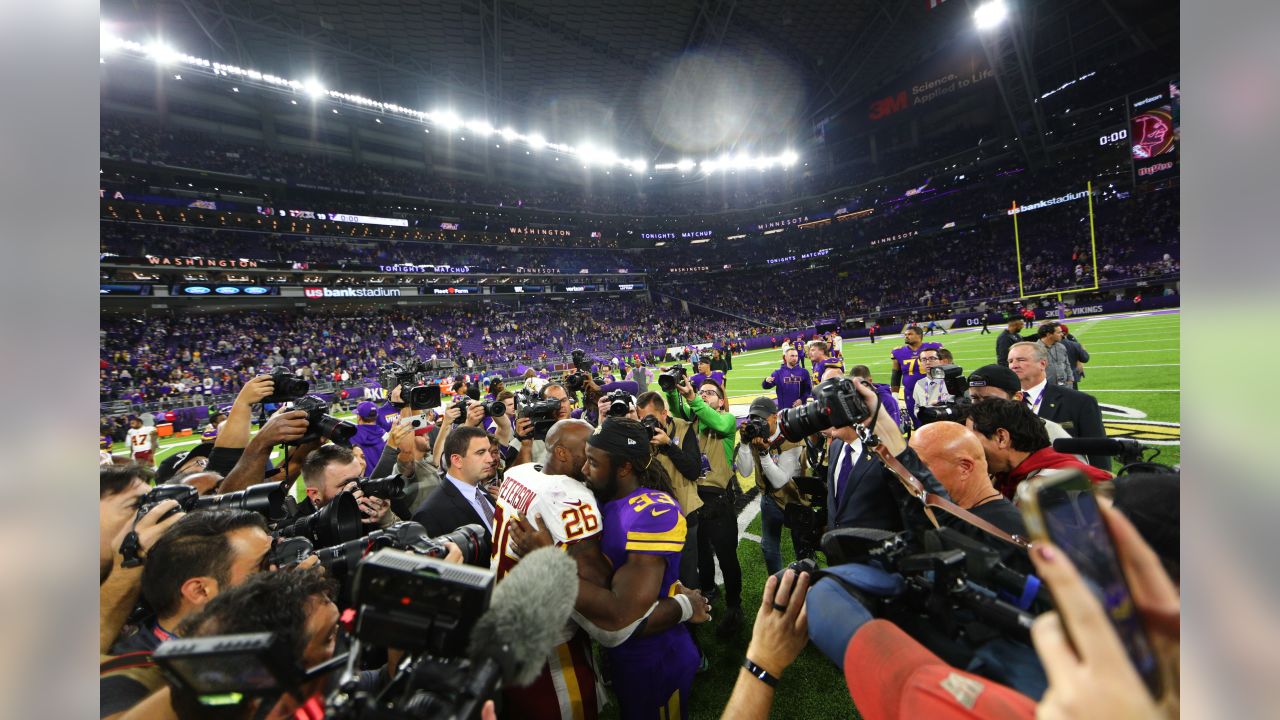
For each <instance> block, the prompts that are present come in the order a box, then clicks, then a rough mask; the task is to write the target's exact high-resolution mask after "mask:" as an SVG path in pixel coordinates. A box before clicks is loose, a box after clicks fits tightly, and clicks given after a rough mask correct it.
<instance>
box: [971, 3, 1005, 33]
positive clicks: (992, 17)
mask: <svg viewBox="0 0 1280 720" xmlns="http://www.w3.org/2000/svg"><path fill="white" fill-rule="evenodd" d="M1007 17H1009V6H1008V5H1005V4H1004V0H987V2H985V3H983V4H981V5H979V6H978V8H977V9H976V10H974V11H973V24H974V26H975V27H976V28H978V29H979V30H991V29H992V28H994V27H996V26H997V25H999V24H1000V23H1002V22H1004V20H1005V18H1007Z"/></svg>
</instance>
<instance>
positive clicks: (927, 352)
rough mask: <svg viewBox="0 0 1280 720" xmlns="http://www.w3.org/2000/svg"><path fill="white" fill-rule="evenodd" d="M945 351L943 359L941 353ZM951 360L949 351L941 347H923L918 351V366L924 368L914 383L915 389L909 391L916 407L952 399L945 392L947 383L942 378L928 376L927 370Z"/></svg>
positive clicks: (938, 403) (949, 394) (928, 405)
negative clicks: (917, 380)
mask: <svg viewBox="0 0 1280 720" xmlns="http://www.w3.org/2000/svg"><path fill="white" fill-rule="evenodd" d="M944 352H945V353H946V354H947V355H946V360H945V361H944V360H943V357H942V353H944ZM950 362H951V351H950V350H944V349H942V348H936V349H935V348H925V349H923V350H921V351H920V367H921V369H923V370H924V377H923V378H921V379H920V381H919V382H917V383H916V387H915V389H914V390H913V391H912V392H911V397H912V400H913V401H914V402H915V406H916V407H918V408H925V407H933V406H934V405H940V404H942V403H944V402H947V401H948V400H951V399H953V397H952V395H951V393H949V392H947V383H946V381H944V380H934V379H933V378H931V377H929V371H930V370H932V369H933V368H935V367H938V366H939V365H945V364H948V363H950Z"/></svg>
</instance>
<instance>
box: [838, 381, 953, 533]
mask: <svg viewBox="0 0 1280 720" xmlns="http://www.w3.org/2000/svg"><path fill="white" fill-rule="evenodd" d="M844 380H845V378H832V379H831V380H827V381H825V382H831V383H838V382H841V381H844ZM852 380H853V383H854V387H855V388H856V389H857V391H858V394H859V395H861V396H862V400H863V402H864V403H866V404H867V407H870V408H874V407H876V405H877V397H876V391H875V389H874V388H873V387H871V386H869V385H865V384H863V382H864V381H862V380H860V379H858V378H853V379H852ZM814 394H815V395H817V394H818V393H817V391H815V393H814ZM875 433H876V435H877V437H879V438H880V441H881V442H882V443H883V444H884V446H885V448H886V449H888V450H889V452H890V453H891V454H892V455H893V456H894V457H896V458H898V460H899V461H901V462H902V464H903V465H904V466H906V467H907V469H908V470H910V471H911V474H912V475H915V477H916V479H918V480H919V481H920V482H921V483H923V484H924V486H925V487H926V488H928V489H929V491H930V492H933V493H935V494H937V495H940V496H943V497H947V491H946V489H945V488H943V487H942V484H941V483H939V482H938V481H937V479H936V478H934V476H933V474H932V473H931V472H929V469H928V468H927V467H926V466H925V465H924V463H923V462H921V461H920V458H918V457H917V456H916V454H915V451H914V450H911V449H910V448H908V447H907V443H906V441H905V440H903V438H902V431H901V430H900V429H899V428H898V426H897V424H896V423H895V422H894V421H893V418H891V417H889V413H888V412H887V411H886V410H885V409H884V408H883V407H881V408H880V414H879V415H878V416H877V418H876V420H875ZM822 434H823V435H825V436H827V437H829V438H831V448H830V449H829V450H828V453H827V529H828V530H835V529H838V528H854V527H860V528H876V529H879V530H894V531H896V530H902V529H903V512H904V511H909V510H908V508H909V507H910V506H911V505H912V504H915V505H917V506H918V501H916V500H915V499H914V498H910V497H908V496H907V495H906V492H905V491H904V490H902V489H901V484H900V483H899V481H898V478H897V476H895V475H894V474H893V473H892V472H891V471H890V470H889V468H887V467H885V466H884V464H883V463H882V462H880V459H879V458H878V457H876V456H875V453H873V452H871V451H869V450H868V449H866V448H864V447H863V443H862V440H861V439H860V438H859V437H858V433H857V431H856V429H855V427H854V426H847V427H841V428H829V429H827V430H823V431H822ZM909 512H911V513H912V514H913V515H920V516H921V517H923V515H922V514H920V512H919V510H913V511H909ZM917 519H918V518H917Z"/></svg>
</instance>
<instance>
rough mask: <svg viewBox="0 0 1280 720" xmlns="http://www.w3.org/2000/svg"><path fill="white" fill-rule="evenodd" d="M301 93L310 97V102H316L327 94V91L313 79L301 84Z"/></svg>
mask: <svg viewBox="0 0 1280 720" xmlns="http://www.w3.org/2000/svg"><path fill="white" fill-rule="evenodd" d="M302 91H303V92H305V93H306V94H307V95H310V96H311V99H312V100H318V99H320V98H322V97H324V96H325V95H327V94H328V93H329V91H328V90H325V89H324V86H323V85H321V84H320V81H319V80H317V79H315V78H309V79H308V80H307V81H306V82H304V83H302Z"/></svg>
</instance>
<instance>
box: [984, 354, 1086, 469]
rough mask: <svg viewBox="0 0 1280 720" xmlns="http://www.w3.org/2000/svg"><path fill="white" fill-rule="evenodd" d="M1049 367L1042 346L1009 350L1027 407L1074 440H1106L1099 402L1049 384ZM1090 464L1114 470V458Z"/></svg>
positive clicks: (1074, 391)
mask: <svg viewBox="0 0 1280 720" xmlns="http://www.w3.org/2000/svg"><path fill="white" fill-rule="evenodd" d="M1048 364H1049V357H1048V354H1047V352H1046V351H1045V349H1044V346H1043V345H1041V344H1040V343H1030V342H1024V343H1017V344H1015V345H1014V346H1013V347H1011V348H1009V369H1010V370H1012V371H1013V373H1014V374H1015V375H1017V376H1018V380H1019V381H1020V382H1021V383H1022V395H1023V398H1022V401H1023V403H1024V404H1025V405H1026V406H1027V407H1029V408H1031V411H1032V412H1034V413H1035V414H1036V415H1039V416H1040V417H1042V418H1044V419H1046V420H1053V421H1054V422H1056V423H1059V424H1060V425H1062V427H1063V428H1064V429H1065V430H1066V431H1067V432H1069V433H1071V436H1072V437H1078V438H1104V437H1106V436H1107V431H1106V429H1105V428H1104V427H1103V426H1102V410H1101V409H1099V407H1098V400H1097V398H1095V397H1093V396H1092V395H1089V394H1088V393H1082V392H1080V391H1079V390H1072V389H1071V388H1068V387H1063V386H1061V385H1054V384H1053V383H1051V382H1049V379H1048V377H1046V375H1045V368H1046V367H1047V366H1048ZM1089 464H1090V465H1093V466H1094V467H1097V468H1102V469H1103V470H1110V469H1111V458H1110V457H1109V456H1107V455H1090V456H1089Z"/></svg>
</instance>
